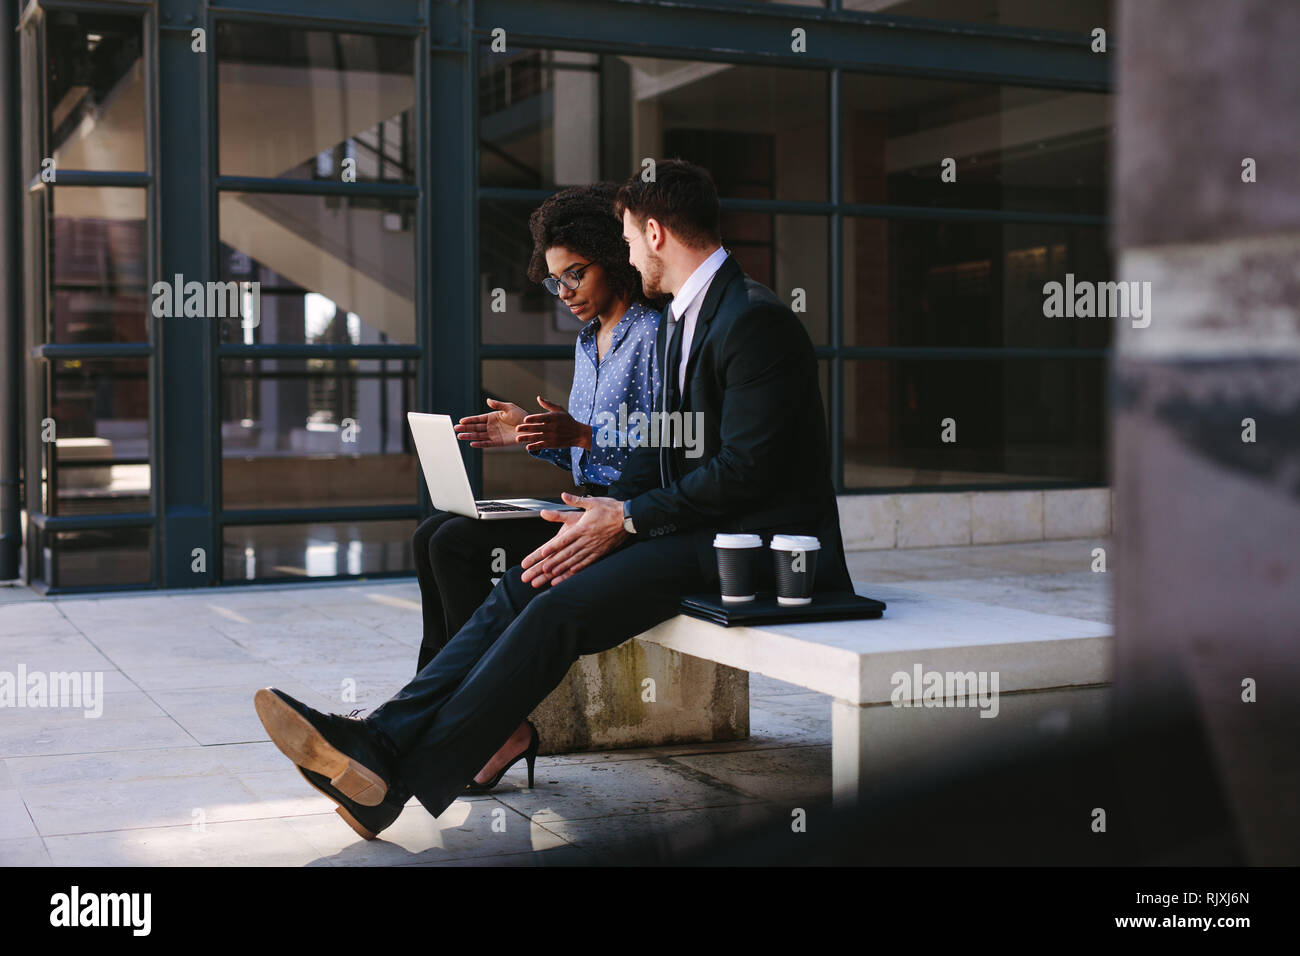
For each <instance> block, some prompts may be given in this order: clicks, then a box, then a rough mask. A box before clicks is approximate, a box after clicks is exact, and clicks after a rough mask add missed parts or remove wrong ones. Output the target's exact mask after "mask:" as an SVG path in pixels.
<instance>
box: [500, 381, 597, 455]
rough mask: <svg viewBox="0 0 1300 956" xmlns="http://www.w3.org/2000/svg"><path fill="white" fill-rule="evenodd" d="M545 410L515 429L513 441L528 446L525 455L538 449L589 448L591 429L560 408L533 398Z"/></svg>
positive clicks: (526, 419)
mask: <svg viewBox="0 0 1300 956" xmlns="http://www.w3.org/2000/svg"><path fill="white" fill-rule="evenodd" d="M537 404H538V405H540V406H542V408H544V409H546V411H544V412H536V413H534V414H532V415H529V416H527V417H526V418H525V419H524V420H523V422H522V423H521V424H520V425H519V427H518V428H516V429H515V441H517V442H528V443H529V444H528V450H529V451H537V449H539V448H572V447H575V446H576V447H578V448H586V449H590V448H591V435H592V431H591V426H590V425H584V424H582V423H581V422H579V421H578V420H577V419H575V418H574V417H573V416H572V415H570V414H569V413H568V412H566V411H565V410H564V406H563V405H556V404H555V403H554V402H548V401H547V400H546V399H544V398H542V396H540V395H538V396H537Z"/></svg>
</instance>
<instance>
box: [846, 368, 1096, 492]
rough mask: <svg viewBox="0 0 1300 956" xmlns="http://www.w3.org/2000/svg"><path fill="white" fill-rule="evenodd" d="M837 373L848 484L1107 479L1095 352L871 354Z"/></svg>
mask: <svg viewBox="0 0 1300 956" xmlns="http://www.w3.org/2000/svg"><path fill="white" fill-rule="evenodd" d="M844 373H845V384H844V396H845V400H844V414H845V417H844V482H845V485H846V487H848V488H850V489H851V488H874V487H907V486H913V487H919V486H943V485H957V484H974V485H979V484H1007V483H1011V484H1014V483H1022V482H1023V483H1025V484H1040V485H1050V484H1053V483H1064V482H1096V483H1104V482H1105V480H1106V462H1105V459H1104V447H1105V441H1104V438H1105V424H1106V390H1105V377H1106V369H1105V363H1104V361H1103V360H1102V359H1041V358H1035V359H1018V360H1017V359H997V360H989V361H983V360H973V361H943V360H928V361H926V360H902V359H898V360H888V361H886V360H874V359H872V360H863V361H846V362H845V363H844ZM947 418H951V419H953V420H954V422H955V429H956V431H955V436H954V437H955V439H956V440H955V441H953V442H945V441H943V429H944V425H943V422H944V419H947Z"/></svg>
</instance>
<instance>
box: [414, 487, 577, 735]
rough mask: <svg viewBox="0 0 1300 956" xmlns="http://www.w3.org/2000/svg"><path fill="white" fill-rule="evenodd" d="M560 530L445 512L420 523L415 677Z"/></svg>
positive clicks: (533, 521)
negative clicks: (419, 636) (499, 581)
mask: <svg viewBox="0 0 1300 956" xmlns="http://www.w3.org/2000/svg"><path fill="white" fill-rule="evenodd" d="M559 530H560V526H559V525H558V524H555V523H553V522H550V521H544V520H543V519H541V518H510V519H507V520H505V521H480V520H478V519H475V518H466V517H463V516H461V515H454V514H451V513H449V512H446V511H435V512H434V513H433V515H432V516H431V517H429V518H427V519H426V520H425V521H424V522H423V523H421V525H420V527H418V528H416V529H415V536H414V538H413V539H412V546H413V548H414V550H415V574H416V577H417V578H418V579H419V581H420V603H421V605H422V606H423V613H424V638H423V640H422V641H421V643H420V657H419V662H418V663H417V664H416V668H415V669H416V672H417V673H418V672H419V671H421V670H423V669H424V666H425V665H426V664H428V663H429V661H431V660H433V658H434V655H435V654H437V653H438V652H439V651H440V650H442V648H443V647H444V646H445V645H446V643H447V642H448V641H449V640H451V638H452V637H453V636H454V635H455V633H456V632H457V631H459V630H460V629H461V628H462V627H464V626H465V622H466V621H468V620H469V619H470V615H472V614H473V613H474V612H475V611H477V610H478V607H479V605H480V604H482V603H483V601H484V600H486V598H487V596H488V595H489V594H490V593H491V592H492V579H493V578H499V577H501V576H502V575H503V574H505V572H506V569H507V568H512V567H514V566H515V565H516V564H518V563H519V562H521V561H522V560H523V559H524V558H525V557H526V556H527V555H528V554H529V553H531V552H533V551H536V550H537V549H538V548H540V547H541V546H542V545H543V544H545V543H546V542H547V541H549V540H550V539H551V538H552V537H553V536H554V535H555V533H556V532H557V531H559ZM497 549H501V551H497ZM502 552H504V554H503V553H502ZM506 736H509V734H507V735H506ZM504 739H505V738H504V737H503V738H502V740H504Z"/></svg>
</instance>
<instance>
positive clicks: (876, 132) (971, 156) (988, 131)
mask: <svg viewBox="0 0 1300 956" xmlns="http://www.w3.org/2000/svg"><path fill="white" fill-rule="evenodd" d="M1110 110H1111V100H1110V97H1109V96H1107V95H1105V94H1101V93H1076V92H1067V91H1062V90H1039V89H1028V88H1022V87H1010V86H993V85H989V84H981V83H957V82H949V81H947V80H917V79H913V78H911V77H906V78H904V77H884V76H864V75H859V74H853V75H849V76H846V77H845V79H844V164H843V165H844V195H845V198H846V199H847V200H848V201H849V202H862V203H892V204H896V205H911V206H949V207H963V208H980V209H1020V210H1034V211H1041V212H1077V213H1092V214H1103V213H1105V211H1106V189H1107V181H1108V175H1109V173H1108V170H1109V149H1108V147H1107V141H1108V139H1109V135H1110V128H1111V117H1110ZM949 158H951V159H953V160H955V167H952V173H951V174H950V175H949V177H948V178H949V179H951V178H952V176H953V175H955V177H956V179H955V181H950V182H945V181H944V179H943V178H941V177H942V176H943V174H944V165H943V164H944V160H945V159H949Z"/></svg>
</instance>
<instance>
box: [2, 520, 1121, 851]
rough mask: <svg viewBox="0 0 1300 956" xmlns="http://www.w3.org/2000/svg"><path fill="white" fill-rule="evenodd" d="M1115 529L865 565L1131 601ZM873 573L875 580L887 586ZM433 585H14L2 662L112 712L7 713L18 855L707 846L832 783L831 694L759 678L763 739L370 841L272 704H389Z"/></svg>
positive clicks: (404, 825)
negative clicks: (91, 682)
mask: <svg viewBox="0 0 1300 956" xmlns="http://www.w3.org/2000/svg"><path fill="white" fill-rule="evenodd" d="M1104 545H1105V542H1104V541H1099V540H1091V539H1089V540H1076V541H1056V542H1034V543H1029V544H1017V545H997V546H984V547H963V548H930V549H916V550H910V551H908V550H895V551H869V552H859V553H855V554H852V555H851V556H850V568H851V570H852V571H853V576H854V579H855V580H856V581H859V582H866V583H867V584H868V585H869V583H870V582H872V581H879V582H882V583H883V582H888V583H889V584H890V585H891V586H903V587H909V588H916V589H919V590H924V591H929V592H933V593H937V594H944V595H948V596H953V597H961V598H964V599H967V600H973V601H979V602H982V603H986V604H998V605H1006V606H1011V607H1017V608H1023V609H1026V610H1032V611H1039V612H1044V613H1055V614H1064V615H1068V616H1072V617H1080V618H1086V619H1089V620H1098V621H1106V620H1109V617H1110V589H1109V586H1108V583H1107V576H1106V575H1105V574H1099V573H1093V572H1092V571H1091V570H1090V565H1091V563H1092V549H1093V548H1095V547H1099V546H1104ZM867 593H870V589H869V587H868V592H867ZM419 640H420V635H419V603H418V590H417V588H416V585H415V583H414V582H401V583H395V584H394V583H383V584H352V585H331V586H310V585H309V586H303V587H294V588H279V589H275V590H265V589H249V590H221V591H211V592H203V593H200V594H194V593H166V594H161V593H153V594H144V595H138V596H111V597H103V598H96V599H71V598H69V599H62V600H43V599H40V598H38V597H36V596H34V595H32V594H31V592H29V591H26V590H24V589H21V588H13V587H6V588H0V671H9V672H10V673H17V671H18V668H19V666H20V665H21V666H24V667H25V668H26V670H27V672H28V673H32V672H35V671H43V672H49V671H72V670H78V671H91V672H101V673H102V674H103V688H102V690H103V700H102V714H101V715H100V716H98V717H97V718H93V719H87V718H86V717H85V716H84V715H83V712H82V711H81V710H79V709H71V708H39V709H38V708H4V709H2V710H0V757H3V759H2V760H0V865H11V866H15V865H17V866H26V865H35V866H39V865H48V864H51V863H53V864H56V865H77V866H93V865H106V866H118V865H193V864H201V865H294V866H298V865H311V866H328V865H340V866H359V865H371V864H384V865H441V864H457V865H529V864H534V863H536V862H538V861H539V860H541V861H544V862H547V863H551V862H559V863H583V862H599V861H600V859H601V855H602V853H603V852H605V851H612V850H615V849H618V848H621V847H623V846H625V845H626V844H627V843H628V842H629V841H632V840H641V839H650V840H658V841H660V842H661V843H662V842H665V841H666V842H668V843H670V844H672V845H674V846H687V845H690V844H693V843H695V842H697V841H702V840H708V839H710V838H712V837H715V836H716V835H718V834H720V833H724V832H726V831H728V830H730V829H732V828H735V827H744V826H748V825H750V824H755V823H761V822H762V821H764V820H770V821H774V822H776V823H779V824H780V825H782V826H784V825H786V824H785V823H784V822H783V821H787V820H788V819H789V815H790V811H791V807H792V806H797V805H799V803H800V802H805V801H815V800H821V799H825V798H826V797H827V796H828V794H829V789H830V769H831V757H830V701H829V698H827V697H824V696H822V695H820V694H812V693H808V692H806V691H804V690H803V689H802V688H799V687H794V686H791V685H788V684H783V683H780V682H778V681H774V680H771V679H769V678H766V677H763V676H761V675H751V678H750V695H751V703H750V724H751V736H750V738H749V739H748V740H743V741H733V742H730V743H725V744H699V745H680V746H671V747H654V748H647V749H641V750H623V751H610V752H605V753H586V754H571V755H566V756H559V757H543V758H539V761H538V771H537V787H536V789H533V790H528V789H527V788H526V787H521V786H520V784H521V783H522V782H526V778H525V777H524V771H523V769H522V764H521V765H519V766H518V767H516V768H515V769H514V770H512V771H511V772H510V773H509V774H507V776H506V778H505V781H503V783H502V785H501V787H500V788H499V789H498V790H497V791H496V792H495V793H493V794H491V795H487V796H479V797H473V798H468V799H463V800H460V801H458V802H457V803H455V804H453V805H452V806H451V807H450V808H449V809H448V810H447V812H445V813H444V814H443V815H442V817H440V818H438V819H434V818H433V817H431V816H430V815H429V814H428V813H426V812H425V811H424V810H423V809H422V808H421V807H420V806H419V805H418V804H417V803H415V802H412V803H411V804H410V805H409V806H408V809H407V811H406V812H405V813H404V814H403V815H402V816H401V818H399V820H398V821H397V823H396V824H395V825H394V826H392V827H391V828H390V829H388V830H386V831H384V834H383V838H382V839H381V840H378V841H374V842H369V843H368V842H366V841H364V840H361V839H359V838H357V837H356V835H355V834H354V833H353V832H352V831H351V830H350V829H349V828H348V827H347V826H346V825H344V824H343V823H342V822H341V821H340V820H339V819H338V817H337V816H335V814H334V813H333V812H332V808H333V804H331V803H330V802H329V801H328V800H327V799H325V798H324V797H322V796H320V795H319V794H317V793H316V792H315V791H314V790H312V789H311V788H309V787H308V786H306V784H304V783H303V781H302V779H301V777H300V776H299V775H298V773H297V772H296V771H295V770H294V769H293V768H292V767H290V766H289V764H288V763H287V761H285V759H284V758H283V757H282V756H281V755H280V753H279V751H277V750H276V749H275V747H274V746H273V745H272V744H271V743H270V742H269V741H268V740H267V739H266V735H265V734H264V732H263V730H262V727H261V724H260V723H259V722H258V720H257V717H256V715H255V714H254V712H253V707H252V693H253V690H255V689H256V688H258V687H263V686H266V685H267V684H275V685H276V686H279V687H283V688H284V689H285V690H287V691H288V692H289V693H291V694H294V695H295V696H297V697H299V698H300V699H302V700H304V701H306V702H307V703H309V704H312V705H313V706H318V707H321V708H322V709H326V710H331V709H334V710H337V709H339V707H338V704H337V703H336V701H337V697H338V693H339V688H340V685H341V682H342V681H344V680H348V681H352V682H353V683H354V686H355V690H356V704H355V706H356V707H360V708H363V709H369V708H371V707H373V706H375V705H377V704H378V703H380V702H381V701H382V700H384V699H385V698H386V697H387V696H388V695H389V694H391V693H392V691H394V690H395V689H396V688H397V687H399V686H401V684H402V683H403V682H404V681H405V680H406V678H407V677H408V676H409V672H410V670H411V667H412V665H413V662H414V660H415V656H416V651H417V648H418V645H419Z"/></svg>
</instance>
